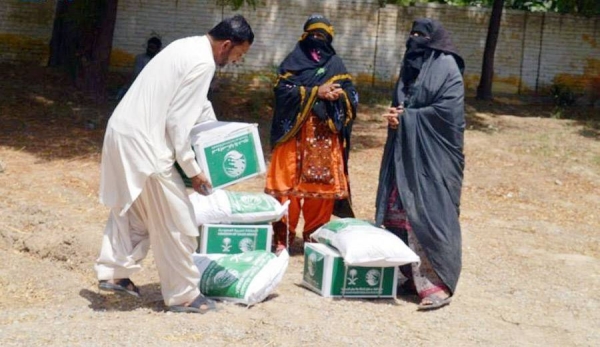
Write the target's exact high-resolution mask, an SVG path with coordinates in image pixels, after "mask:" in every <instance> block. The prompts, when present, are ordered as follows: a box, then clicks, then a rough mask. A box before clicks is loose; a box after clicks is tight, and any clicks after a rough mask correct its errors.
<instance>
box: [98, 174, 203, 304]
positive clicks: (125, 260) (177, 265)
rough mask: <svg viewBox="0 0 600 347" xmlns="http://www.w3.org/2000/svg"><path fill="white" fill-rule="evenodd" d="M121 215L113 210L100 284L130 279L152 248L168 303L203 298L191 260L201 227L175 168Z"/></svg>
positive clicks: (104, 241)
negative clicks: (105, 281) (106, 281)
mask: <svg viewBox="0 0 600 347" xmlns="http://www.w3.org/2000/svg"><path fill="white" fill-rule="evenodd" d="M120 212H121V208H118V207H116V208H111V210H110V215H109V217H108V222H107V223H106V228H105V230H104V237H103V239H102V249H101V251H100V256H99V257H98V259H97V260H96V265H95V269H96V272H97V274H98V280H112V279H121V278H130V277H131V275H132V274H134V273H135V272H137V271H139V270H140V269H141V265H140V262H141V261H142V260H143V259H144V258H145V257H146V255H147V254H148V249H149V247H150V246H152V252H153V254H154V260H155V262H156V267H157V269H158V276H159V278H160V287H161V292H162V295H163V299H164V302H165V304H166V305H167V306H172V305H181V304H184V303H186V302H190V301H192V300H194V299H195V298H196V296H198V295H199V294H200V290H199V289H198V283H199V282H200V274H199V272H198V268H197V267H196V266H195V265H194V261H193V260H192V254H193V253H194V251H195V250H196V248H197V238H196V237H197V236H198V227H197V226H196V225H195V220H194V212H193V207H192V205H191V203H190V201H189V198H188V196H187V193H186V190H185V186H184V184H183V182H182V181H181V179H180V178H179V174H177V172H176V171H175V169H173V170H171V172H169V173H165V174H156V175H153V176H151V177H149V178H148V179H147V180H146V183H145V185H144V189H143V190H142V192H141V194H140V195H139V196H138V198H137V199H136V200H135V201H134V203H133V204H132V205H131V207H130V208H129V209H128V210H127V212H125V213H124V214H123V215H119V213H120Z"/></svg>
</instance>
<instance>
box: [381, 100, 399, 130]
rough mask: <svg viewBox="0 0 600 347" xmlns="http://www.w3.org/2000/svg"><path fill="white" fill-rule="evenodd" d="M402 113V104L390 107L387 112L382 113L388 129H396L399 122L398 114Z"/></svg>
mask: <svg viewBox="0 0 600 347" xmlns="http://www.w3.org/2000/svg"><path fill="white" fill-rule="evenodd" d="M402 113H404V106H402V105H400V106H398V107H390V108H389V109H388V113H386V114H384V115H383V117H384V118H385V119H387V122H388V127H390V129H397V128H398V124H400V116H401V115H402Z"/></svg>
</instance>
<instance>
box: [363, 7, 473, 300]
mask: <svg viewBox="0 0 600 347" xmlns="http://www.w3.org/2000/svg"><path fill="white" fill-rule="evenodd" d="M463 70H464V61H463V59H462V58H461V57H460V56H459V55H458V54H457V53H456V49H455V48H454V45H453V44H452V41H451V39H450V35H449V33H448V32H447V31H446V30H445V29H444V28H443V27H442V25H441V23H440V22H438V21H436V20H432V19H427V18H424V19H418V20H416V21H415V22H414V23H413V26H412V29H411V32H410V37H409V39H408V41H407V43H406V53H405V55H404V59H403V62H402V68H401V72H400V78H399V79H398V82H397V84H396V88H395V92H394V95H393V102H392V108H390V110H389V112H388V113H387V114H385V115H384V117H386V118H387V120H388V138H387V142H386V145H385V150H384V155H383V159H382V163H381V173H380V177H379V188H378V192H377V202H376V214H375V219H376V222H377V223H378V225H384V226H385V227H386V228H387V229H388V230H390V231H391V232H393V233H395V234H396V235H398V236H399V237H401V238H402V239H403V240H404V241H405V242H407V244H408V245H409V246H410V247H411V249H413V250H414V251H415V252H416V253H417V254H418V255H419V256H420V257H421V263H420V264H412V265H410V266H408V267H407V268H406V267H405V268H403V269H402V270H403V273H404V274H405V275H406V276H407V277H409V281H408V282H407V284H408V285H409V286H410V287H411V288H412V289H413V290H414V291H416V293H417V294H418V295H419V296H420V298H421V302H420V304H419V310H429V309H435V308H439V307H442V306H444V305H447V304H448V303H450V300H451V298H452V295H454V292H455V289H456V284H457V282H458V278H459V275H460V270H461V231H460V223H459V207H460V195H461V188H462V179H463V169H464V155H463V133H464V128H465V119H464V100H463V99H464V85H463V78H462V72H463Z"/></svg>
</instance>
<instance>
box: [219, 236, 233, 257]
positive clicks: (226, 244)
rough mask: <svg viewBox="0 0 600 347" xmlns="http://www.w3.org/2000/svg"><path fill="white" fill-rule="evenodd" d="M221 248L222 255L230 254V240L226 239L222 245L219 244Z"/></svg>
mask: <svg viewBox="0 0 600 347" xmlns="http://www.w3.org/2000/svg"><path fill="white" fill-rule="evenodd" d="M221 248H222V249H223V253H229V252H231V239H230V238H229V237H226V238H224V239H223V243H222V244H221Z"/></svg>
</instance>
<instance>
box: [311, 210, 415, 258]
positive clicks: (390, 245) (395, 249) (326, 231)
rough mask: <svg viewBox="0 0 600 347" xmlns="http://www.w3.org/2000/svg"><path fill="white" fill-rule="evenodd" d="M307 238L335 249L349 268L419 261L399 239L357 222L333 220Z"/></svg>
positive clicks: (362, 222)
mask: <svg viewBox="0 0 600 347" xmlns="http://www.w3.org/2000/svg"><path fill="white" fill-rule="evenodd" d="M310 237H311V238H312V239H314V240H316V241H318V242H319V243H323V244H326V245H330V246H332V247H334V248H336V249H337V250H338V251H339V252H340V254H341V256H342V258H344V263H346V265H348V266H367V267H388V266H399V265H405V264H408V263H415V262H420V261H421V260H420V258H419V256H418V255H416V254H415V253H414V252H413V251H412V250H411V249H410V248H409V247H408V246H407V245H406V244H405V243H404V242H402V240H400V238H398V237H397V236H395V235H394V234H392V233H391V232H389V231H387V230H385V229H381V228H377V227H375V226H373V225H372V224H371V223H369V222H366V221H362V220H359V219H354V218H342V219H335V220H332V221H330V222H328V223H327V224H325V225H323V226H322V227H320V228H319V229H317V230H316V231H315V232H314V233H312V234H311V235H310Z"/></svg>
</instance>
